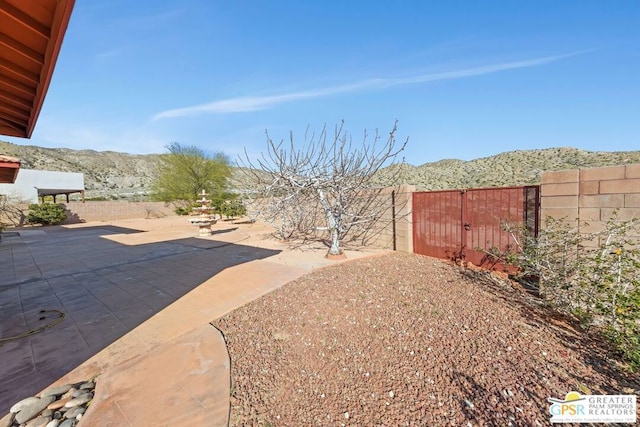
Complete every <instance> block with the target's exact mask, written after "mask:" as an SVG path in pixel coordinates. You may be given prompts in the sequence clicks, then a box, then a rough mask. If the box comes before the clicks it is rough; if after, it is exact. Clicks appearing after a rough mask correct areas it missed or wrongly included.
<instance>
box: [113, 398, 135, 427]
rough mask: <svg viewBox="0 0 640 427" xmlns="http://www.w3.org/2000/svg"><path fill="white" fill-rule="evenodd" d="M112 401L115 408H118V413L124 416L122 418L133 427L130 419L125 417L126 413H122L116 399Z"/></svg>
mask: <svg viewBox="0 0 640 427" xmlns="http://www.w3.org/2000/svg"><path fill="white" fill-rule="evenodd" d="M114 403H115V404H116V408H117V409H118V412H119V413H120V415H122V418H124V420H125V421H126V422H127V424H128V425H129V426H130V427H133V424H131V421H129V418H127V414H125V413H124V411H123V410H122V407H121V406H120V404H119V403H118V401H117V400H116V401H115V402H114Z"/></svg>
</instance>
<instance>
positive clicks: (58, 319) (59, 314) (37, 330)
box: [0, 310, 66, 345]
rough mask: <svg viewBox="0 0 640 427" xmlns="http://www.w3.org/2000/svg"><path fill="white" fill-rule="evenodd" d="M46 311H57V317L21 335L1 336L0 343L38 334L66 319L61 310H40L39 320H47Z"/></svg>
mask: <svg viewBox="0 0 640 427" xmlns="http://www.w3.org/2000/svg"><path fill="white" fill-rule="evenodd" d="M46 313H56V315H57V316H56V317H55V318H54V319H53V320H51V321H50V322H49V323H47V324H46V325H43V326H40V327H38V328H34V329H31V330H30V331H27V332H24V333H22V334H19V335H14V336H11V337H7V338H0V345H2V344H4V343H6V342H9V341H14V340H17V339H20V338H26V337H29V336H31V335H35V334H38V333H40V332H44V331H46V330H47V329H49V328H53V327H54V326H56V325H57V324H58V323H60V322H62V321H63V320H64V318H65V317H66V315H65V314H64V313H63V312H62V311H60V310H40V314H41V316H40V319H39V320H45V319H46V318H47V314H46Z"/></svg>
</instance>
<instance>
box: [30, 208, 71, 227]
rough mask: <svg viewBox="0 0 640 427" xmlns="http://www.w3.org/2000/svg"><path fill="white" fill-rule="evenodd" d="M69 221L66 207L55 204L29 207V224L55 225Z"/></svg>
mask: <svg viewBox="0 0 640 427" xmlns="http://www.w3.org/2000/svg"><path fill="white" fill-rule="evenodd" d="M65 219H67V214H66V212H65V209H64V206H63V205H59V204H54V203H41V204H38V203H34V204H31V205H29V214H28V215H27V222H28V223H30V224H42V225H55V224H60V223H61V222H62V221H64V220H65Z"/></svg>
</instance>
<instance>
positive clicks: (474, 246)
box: [412, 185, 540, 265]
mask: <svg viewBox="0 0 640 427" xmlns="http://www.w3.org/2000/svg"><path fill="white" fill-rule="evenodd" d="M539 207H540V187H539V186H537V185H532V186H525V187H502V188H477V189H471V190H447V191H430V192H416V193H413V209H412V210H413V214H412V216H413V251H414V252H415V253H418V254H422V255H428V256H433V257H437V258H445V259H450V260H455V261H458V260H464V261H469V262H471V263H473V264H475V265H486V264H487V262H488V261H489V259H488V257H487V256H486V255H487V252H486V251H489V250H490V249H492V248H498V249H500V250H504V249H506V248H507V247H508V245H509V244H511V243H513V242H512V240H511V236H510V235H509V233H507V232H505V231H504V230H503V229H502V226H501V224H502V223H503V222H505V221H508V222H509V223H510V224H525V225H526V226H527V228H529V230H531V231H532V232H534V233H535V234H537V232H538V220H539Z"/></svg>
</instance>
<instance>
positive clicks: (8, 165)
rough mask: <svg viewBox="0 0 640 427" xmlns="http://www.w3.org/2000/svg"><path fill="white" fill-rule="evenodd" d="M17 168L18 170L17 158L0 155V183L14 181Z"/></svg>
mask: <svg viewBox="0 0 640 427" xmlns="http://www.w3.org/2000/svg"><path fill="white" fill-rule="evenodd" d="M18 170H20V160H19V159H16V158H15V157H9V156H2V155H0V183H2V184H11V183H14V182H15V181H16V177H17V176H18Z"/></svg>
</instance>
